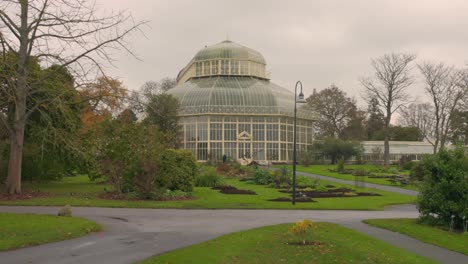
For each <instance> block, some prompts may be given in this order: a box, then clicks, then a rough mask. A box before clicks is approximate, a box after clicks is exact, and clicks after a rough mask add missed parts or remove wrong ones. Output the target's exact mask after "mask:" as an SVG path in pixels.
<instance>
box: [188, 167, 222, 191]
mask: <svg viewBox="0 0 468 264" xmlns="http://www.w3.org/2000/svg"><path fill="white" fill-rule="evenodd" d="M223 182H224V179H223V178H222V177H221V176H220V175H219V174H217V173H216V171H215V169H214V168H208V167H207V168H205V169H204V171H203V172H201V173H199V174H198V175H197V176H196V177H195V186H197V187H215V186H219V185H222V183H223Z"/></svg>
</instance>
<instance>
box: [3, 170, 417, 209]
mask: <svg viewBox="0 0 468 264" xmlns="http://www.w3.org/2000/svg"><path fill="white" fill-rule="evenodd" d="M321 183H322V184H324V185H325V184H334V183H331V182H326V181H321ZM226 184H229V185H232V186H235V187H237V188H239V189H246V190H253V191H255V192H256V193H257V195H238V194H222V193H219V192H218V191H216V190H212V189H211V188H207V187H195V189H194V192H193V193H192V195H193V197H194V199H193V200H186V201H128V200H106V199H99V198H98V197H97V195H98V194H99V193H102V192H104V189H107V190H110V189H111V187H110V186H108V185H105V184H102V183H94V182H91V181H90V180H89V179H88V178H87V177H86V176H76V177H66V178H64V179H63V180H61V181H55V182H48V183H35V184H33V183H28V182H25V183H24V184H23V189H24V190H40V191H42V192H48V193H50V194H51V197H39V198H32V199H26V200H15V201H5V200H3V201H2V200H0V205H45V206H63V205H66V204H69V205H72V206H97V207H128V208H181V209H185V208H209V209H227V208H229V209H260V208H264V209H355V210H382V209H383V208H384V206H386V205H392V204H405V203H413V202H414V201H415V197H411V196H408V195H403V194H396V193H391V192H385V191H380V190H375V189H367V188H354V186H349V185H339V186H337V187H341V186H342V187H349V188H352V189H356V190H359V191H361V192H374V193H378V194H381V195H382V196H372V197H365V196H361V197H352V198H317V199H314V200H316V201H317V202H314V203H297V204H296V205H295V206H292V205H291V204H290V203H289V202H272V201H267V200H269V199H274V198H279V197H287V196H288V195H287V194H285V193H280V192H278V190H276V189H273V188H268V187H264V186H259V185H254V184H250V183H246V182H240V181H238V180H235V179H227V180H226ZM334 185H336V184H334ZM1 189H2V186H0V190H1Z"/></svg>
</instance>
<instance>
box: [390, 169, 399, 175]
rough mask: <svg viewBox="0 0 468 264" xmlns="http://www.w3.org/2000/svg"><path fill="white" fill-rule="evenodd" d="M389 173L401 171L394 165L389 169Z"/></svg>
mask: <svg viewBox="0 0 468 264" xmlns="http://www.w3.org/2000/svg"><path fill="white" fill-rule="evenodd" d="M388 173H390V174H398V173H399V171H398V169H397V168H393V167H392V168H389V169H388Z"/></svg>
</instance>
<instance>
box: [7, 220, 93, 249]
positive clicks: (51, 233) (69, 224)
mask: <svg viewBox="0 0 468 264" xmlns="http://www.w3.org/2000/svg"><path fill="white" fill-rule="evenodd" d="M100 229H101V227H100V226H99V225H98V224H96V223H94V222H91V221H89V220H86V219H82V218H76V217H59V216H51V215H35V214H10V213H0V234H1V236H0V250H10V249H15V248H22V247H27V246H33V245H40V244H45V243H50V242H55V241H61V240H65V239H70V238H75V237H80V236H84V235H86V234H88V233H90V232H94V231H98V230H100Z"/></svg>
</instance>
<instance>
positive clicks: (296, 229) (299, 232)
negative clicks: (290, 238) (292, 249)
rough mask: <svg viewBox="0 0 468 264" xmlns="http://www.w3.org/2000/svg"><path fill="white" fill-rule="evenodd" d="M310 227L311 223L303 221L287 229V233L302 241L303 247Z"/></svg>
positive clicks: (306, 220)
mask: <svg viewBox="0 0 468 264" xmlns="http://www.w3.org/2000/svg"><path fill="white" fill-rule="evenodd" d="M312 227H313V224H312V221H310V220H308V219H304V220H302V221H299V222H297V223H295V224H294V225H293V226H292V227H291V228H289V232H290V233H292V234H294V235H295V236H297V237H299V238H300V239H301V241H302V244H303V245H305V244H306V242H307V240H306V238H307V235H308V234H309V232H310V230H311V229H312Z"/></svg>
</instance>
